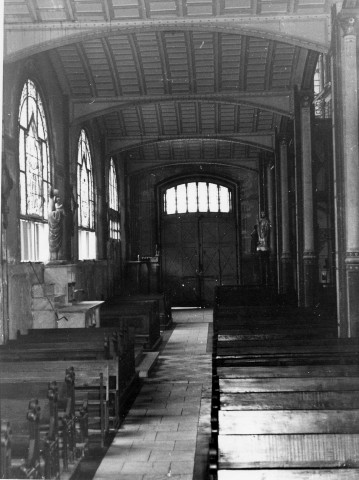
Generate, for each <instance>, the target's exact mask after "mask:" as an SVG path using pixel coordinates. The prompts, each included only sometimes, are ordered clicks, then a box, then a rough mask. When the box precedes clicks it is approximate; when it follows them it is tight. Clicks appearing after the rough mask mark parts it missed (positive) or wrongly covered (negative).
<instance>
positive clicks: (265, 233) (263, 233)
mask: <svg viewBox="0 0 359 480" xmlns="http://www.w3.org/2000/svg"><path fill="white" fill-rule="evenodd" d="M270 228H271V224H270V221H269V220H268V218H267V217H266V215H265V212H261V215H260V218H259V220H258V246H257V251H258V252H268V251H269V231H270Z"/></svg>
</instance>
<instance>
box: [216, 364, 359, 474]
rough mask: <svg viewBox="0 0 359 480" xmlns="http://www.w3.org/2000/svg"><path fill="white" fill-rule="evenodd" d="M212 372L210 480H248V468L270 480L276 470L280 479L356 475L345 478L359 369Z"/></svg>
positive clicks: (358, 459)
mask: <svg viewBox="0 0 359 480" xmlns="http://www.w3.org/2000/svg"><path fill="white" fill-rule="evenodd" d="M252 370H253V372H252ZM218 373H219V388H218V392H217V393H218V394H219V397H220V399H219V401H218V404H217V408H218V410H216V408H212V434H214V436H215V437H214V438H215V441H214V443H213V445H212V450H211V455H214V458H215V460H214V461H212V462H211V471H212V474H211V478H218V479H225V478H227V477H228V478H241V476H242V475H243V476H244V477H243V478H248V477H247V471H248V470H247V469H251V472H252V473H253V478H257V479H265V480H267V479H268V480H269V479H273V480H274V478H276V477H274V476H273V471H274V470H275V469H278V468H280V469H281V471H285V472H287V471H288V477H286V476H284V474H283V476H281V477H279V478H283V479H284V478H298V479H299V478H300V479H304V478H318V479H319V478H323V479H324V478H325V479H327V478H333V479H334V478H340V479H341V478H355V476H348V477H347V476H346V475H347V472H348V469H352V474H353V475H355V474H356V473H358V470H357V469H356V468H355V467H358V466H359V455H358V453H357V447H358V441H359V424H358V419H359V410H358V407H359V395H358V393H359V368H358V366H357V365H356V366H351V367H350V368H349V369H348V370H345V369H344V367H343V366H342V365H335V366H330V367H327V366H325V367H324V368H323V369H321V367H320V366H317V367H312V366H310V365H305V366H304V365H302V366H300V367H248V368H238V367H231V368H229V369H228V368H226V367H223V368H220V369H219V372H218ZM342 374H345V376H343V375H342ZM215 412H216V413H215ZM327 452H331V453H330V454H327ZM343 466H344V467H343ZM304 468H305V469H306V470H305V472H306V473H305V474H304V470H303V469H304ZM319 468H320V470H319ZM333 468H336V469H338V470H335V471H336V472H337V474H338V476H337V477H335V476H333V475H334V470H333ZM299 469H300V470H299ZM298 471H301V474H302V475H303V476H302V477H301V476H298V477H296V476H295V475H296V473H295V472H298ZM327 473H328V476H326V474H327ZM235 475H236V476H235ZM281 475H282V474H281ZM292 475H294V476H292ZM306 475H307V476H306ZM321 475H322V476H321ZM350 475H351V474H350ZM250 478H251V477H250Z"/></svg>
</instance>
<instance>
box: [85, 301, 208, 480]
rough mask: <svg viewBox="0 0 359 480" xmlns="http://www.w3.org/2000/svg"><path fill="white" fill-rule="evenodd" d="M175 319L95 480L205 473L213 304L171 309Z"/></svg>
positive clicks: (198, 479) (198, 477)
mask: <svg viewBox="0 0 359 480" xmlns="http://www.w3.org/2000/svg"><path fill="white" fill-rule="evenodd" d="M173 320H174V329H173V331H172V332H164V339H165V343H164V346H163V347H162V348H161V351H160V355H159V358H158V362H157V364H156V367H155V369H154V370H153V372H152V374H151V376H150V377H149V378H146V379H144V383H143V385H142V388H141V390H140V392H139V394H138V396H137V397H136V400H135V401H134V403H133V405H132V407H131V409H130V411H129V413H128V414H127V416H126V418H125V421H124V422H123V424H122V426H121V427H120V429H119V430H118V432H117V434H116V436H115V438H114V440H113V442H112V444H111V446H110V447H109V449H108V451H107V453H106V456H105V457H104V458H103V460H102V462H101V464H100V466H99V467H98V469H97V472H96V474H95V476H94V480H109V479H111V480H162V479H166V480H167V479H168V478H171V479H174V480H206V479H207V457H208V445H209V437H210V404H211V359H212V357H211V339H212V334H211V333H212V310H209V309H193V310H190V309H185V310H174V311H173ZM168 337H169V338H168Z"/></svg>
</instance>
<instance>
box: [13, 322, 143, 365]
mask: <svg viewBox="0 0 359 480" xmlns="http://www.w3.org/2000/svg"><path fill="white" fill-rule="evenodd" d="M132 330H133V329H131V328H130V327H129V326H128V325H127V323H126V322H123V323H122V324H121V325H120V326H118V327H116V328H113V327H109V328H41V329H30V330H29V331H28V333H27V334H26V335H21V334H18V336H17V340H16V341H15V342H13V344H14V343H15V344H16V345H20V344H21V345H23V344H25V346H26V345H33V344H39V343H40V344H51V343H52V344H53V343H56V344H58V345H59V346H60V347H62V344H67V345H69V344H75V345H78V346H80V347H82V346H83V344H84V343H85V344H86V345H88V346H89V347H92V348H94V349H95V350H97V349H98V348H100V349H101V348H102V347H103V353H104V358H108V359H110V358H115V357H116V356H118V354H119V352H122V351H124V350H126V349H128V348H132V347H133V343H134V332H133V331H132ZM10 345H11V344H10ZM86 349H87V347H86Z"/></svg>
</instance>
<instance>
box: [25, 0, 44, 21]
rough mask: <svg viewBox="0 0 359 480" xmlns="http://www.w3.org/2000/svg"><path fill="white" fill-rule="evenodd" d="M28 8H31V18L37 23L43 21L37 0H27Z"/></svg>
mask: <svg viewBox="0 0 359 480" xmlns="http://www.w3.org/2000/svg"><path fill="white" fill-rule="evenodd" d="M27 8H28V10H29V14H30V17H31V20H32V21H33V22H35V23H37V22H41V18H40V15H39V8H38V6H37V2H36V0H27Z"/></svg>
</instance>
